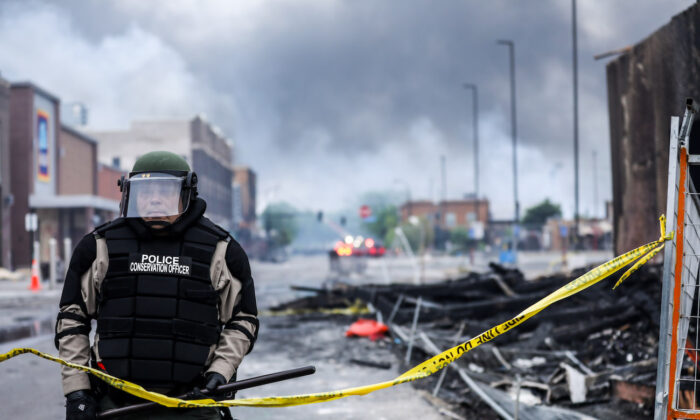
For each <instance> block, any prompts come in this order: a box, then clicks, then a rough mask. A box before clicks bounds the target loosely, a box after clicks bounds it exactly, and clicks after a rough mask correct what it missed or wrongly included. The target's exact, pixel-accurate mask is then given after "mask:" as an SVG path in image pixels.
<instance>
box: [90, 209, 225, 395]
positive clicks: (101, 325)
mask: <svg viewBox="0 0 700 420" xmlns="http://www.w3.org/2000/svg"><path fill="white" fill-rule="evenodd" d="M96 232H97V233H98V234H99V235H100V236H103V237H104V238H105V239H106V241H107V250H108V252H109V267H108V270H107V274H106V276H105V278H104V280H103V282H102V286H101V290H100V294H99V297H98V305H99V307H98V316H97V333H98V334H99V341H98V344H97V347H98V351H99V355H100V358H101V359H102V363H103V366H104V368H105V370H106V371H107V372H108V373H109V374H110V375H113V376H116V377H118V378H122V379H126V380H128V381H133V382H136V383H138V384H139V385H143V386H146V387H150V388H155V387H157V388H172V387H174V386H176V385H178V384H189V383H192V382H193V381H194V380H195V379H197V378H198V377H199V375H200V374H201V373H202V372H203V370H204V368H205V364H206V361H207V357H208V355H209V349H210V346H211V345H212V344H216V343H218V340H219V333H220V331H221V328H220V325H219V316H218V307H217V305H218V296H217V293H216V291H215V290H214V288H213V287H212V285H211V279H210V276H209V266H210V264H211V261H212V257H213V255H214V249H215V248H216V244H217V242H219V241H221V240H225V239H226V238H227V237H228V233H227V232H225V231H223V230H222V229H221V228H219V227H218V226H216V225H215V224H214V223H212V222H211V221H209V220H208V219H206V218H203V217H202V218H199V220H198V221H197V222H195V223H194V224H192V225H191V226H189V227H188V228H187V229H186V230H185V231H184V232H183V233H182V235H178V236H176V237H168V238H164V239H163V238H161V239H159V238H157V237H151V238H148V239H143V238H139V236H137V234H136V233H135V232H134V230H133V229H132V228H131V227H130V226H129V223H127V221H125V220H123V219H117V220H115V221H114V222H112V223H110V224H107V225H106V226H104V227H100V228H98V229H97V230H96Z"/></svg>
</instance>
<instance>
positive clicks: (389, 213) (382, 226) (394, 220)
mask: <svg viewBox="0 0 700 420" xmlns="http://www.w3.org/2000/svg"><path fill="white" fill-rule="evenodd" d="M373 210H374V212H375V214H374V217H375V220H374V221H373V222H370V223H367V224H366V225H365V226H366V228H367V230H368V231H369V232H370V233H371V234H372V235H374V237H375V238H377V239H381V240H383V241H384V244H385V245H386V246H389V245H390V244H391V240H392V238H393V236H391V235H389V233H390V232H393V230H394V228H395V227H396V226H398V225H399V215H398V213H397V210H396V207H395V206H393V205H390V206H387V207H383V208H380V209H373Z"/></svg>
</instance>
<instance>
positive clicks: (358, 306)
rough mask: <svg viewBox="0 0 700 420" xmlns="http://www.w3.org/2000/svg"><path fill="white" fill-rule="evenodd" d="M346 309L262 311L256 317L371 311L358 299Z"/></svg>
mask: <svg viewBox="0 0 700 420" xmlns="http://www.w3.org/2000/svg"><path fill="white" fill-rule="evenodd" d="M349 303H350V302H348V307H347V308H332V309H328V308H317V309H307V308H304V309H300V308H299V309H284V310H281V311H262V312H260V313H259V314H258V315H261V316H284V315H308V314H328V315H364V314H368V313H370V312H371V311H370V310H369V308H367V305H365V304H364V303H362V301H361V300H360V299H357V300H355V303H353V304H351V305H350V304H349Z"/></svg>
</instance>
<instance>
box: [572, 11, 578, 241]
mask: <svg viewBox="0 0 700 420" xmlns="http://www.w3.org/2000/svg"><path fill="white" fill-rule="evenodd" d="M571 21H572V25H571V37H572V42H573V68H574V196H575V197H574V202H575V204H574V220H575V225H574V226H575V228H576V235H577V236H578V223H579V202H578V195H579V194H578V187H579V186H578V41H577V39H576V0H571Z"/></svg>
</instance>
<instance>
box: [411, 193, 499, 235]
mask: <svg viewBox="0 0 700 420" xmlns="http://www.w3.org/2000/svg"><path fill="white" fill-rule="evenodd" d="M400 211H401V221H402V222H407V221H409V218H410V217H411V216H418V217H423V218H426V219H427V220H431V221H433V222H434V223H435V224H436V225H437V226H439V227H440V228H442V229H453V228H457V227H464V228H470V227H473V226H474V224H475V223H480V224H481V226H482V228H483V227H485V226H486V225H487V223H488V221H489V201H488V200H483V199H465V200H443V201H440V202H439V203H437V204H436V203H433V202H432V201H427V200H420V201H407V202H406V203H404V204H402V205H401V209H400Z"/></svg>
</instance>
